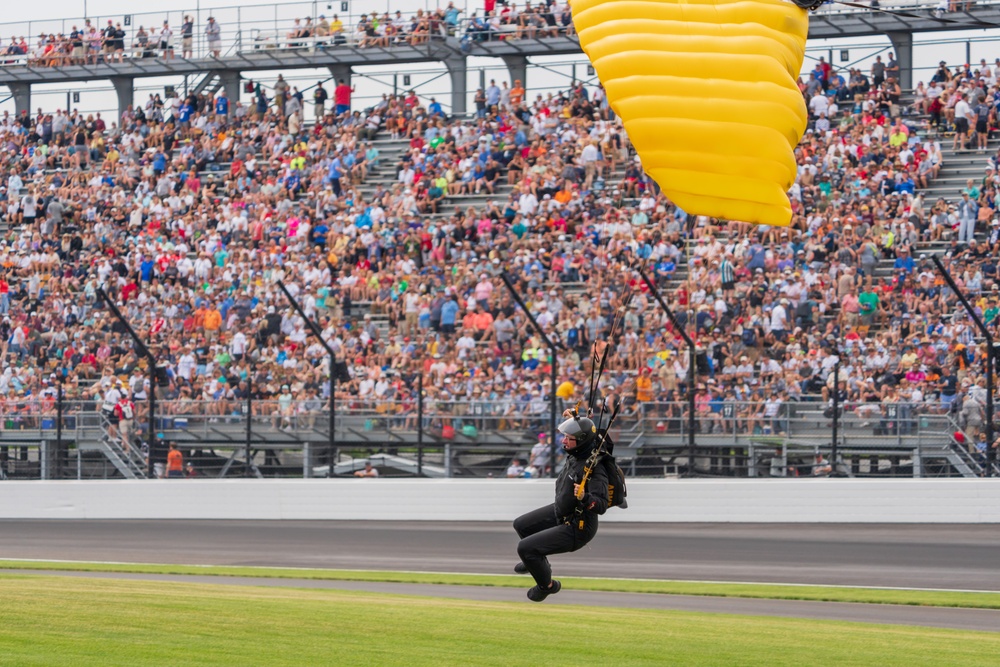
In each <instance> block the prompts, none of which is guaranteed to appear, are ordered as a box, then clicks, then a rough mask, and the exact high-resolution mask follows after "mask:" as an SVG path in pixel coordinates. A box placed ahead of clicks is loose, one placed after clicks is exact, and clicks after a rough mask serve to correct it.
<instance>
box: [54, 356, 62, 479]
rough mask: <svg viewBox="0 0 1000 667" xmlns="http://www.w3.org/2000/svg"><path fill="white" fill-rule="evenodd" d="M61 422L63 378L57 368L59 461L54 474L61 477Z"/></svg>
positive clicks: (57, 453)
mask: <svg viewBox="0 0 1000 667" xmlns="http://www.w3.org/2000/svg"><path fill="white" fill-rule="evenodd" d="M62 422H63V376H62V368H61V367H60V368H59V374H58V375H57V376H56V459H57V460H58V461H59V462H58V463H57V464H56V474H57V475H58V476H59V477H62V455H63V438H62Z"/></svg>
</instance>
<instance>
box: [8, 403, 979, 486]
mask: <svg viewBox="0 0 1000 667" xmlns="http://www.w3.org/2000/svg"><path fill="white" fill-rule="evenodd" d="M967 404H968V402H967ZM969 405H972V409H971V410H970V409H963V410H962V411H959V412H955V411H949V410H944V409H942V408H941V406H940V404H938V403H934V404H931V403H927V404H920V405H914V404H906V403H870V404H854V403H847V404H845V405H844V407H843V408H841V410H840V413H839V414H838V415H835V414H834V412H833V409H832V407H831V406H830V405H829V404H828V403H824V402H819V401H807V402H798V401H784V402H782V401H779V400H762V401H757V402H738V401H729V400H714V399H707V400H703V398H698V400H697V401H696V402H695V419H694V420H693V423H694V426H695V428H694V431H693V432H692V431H691V430H690V429H689V426H688V424H689V423H690V420H689V414H688V406H689V403H687V402H636V401H634V400H631V399H630V400H627V401H626V402H625V405H624V407H623V410H622V412H621V414H620V416H619V417H618V419H617V421H616V422H615V424H614V427H613V429H612V431H611V438H612V441H613V442H614V443H616V444H615V454H616V455H617V456H618V458H619V460H620V462H621V464H622V465H623V467H624V468H625V469H626V471H627V472H628V474H629V475H631V476H637V477H664V476H725V477H787V476H825V475H830V474H833V475H841V476H859V477H860V476H898V477H937V476H942V477H951V476H958V477H978V476H981V475H983V474H984V472H985V467H984V463H985V443H983V442H982V441H981V437H979V431H980V428H979V426H980V425H981V422H980V421H977V419H979V416H978V415H979V413H978V412H976V410H975V407H976V406H975V405H974V404H969ZM567 407H573V405H572V404H569V403H562V402H560V403H559V404H558V405H557V410H558V411H559V412H562V410H564V409H566V408H567ZM108 408H110V406H108V405H105V404H104V403H103V401H71V400H65V401H61V400H56V399H54V398H46V399H41V400H24V401H4V402H3V404H2V405H0V410H2V414H3V418H2V419H0V478H8V479H10V478H24V479H33V478H34V479H37V478H46V479H58V478H79V479H83V478H94V477H97V478H105V477H128V476H129V475H130V474H133V476H135V477H142V476H149V475H150V474H152V475H157V476H158V475H160V474H162V472H163V464H164V463H165V461H166V447H167V445H168V443H169V442H171V441H173V442H176V443H177V445H178V448H179V449H180V450H181V451H182V453H184V455H185V459H186V460H185V463H186V464H188V463H190V464H193V472H194V474H198V475H207V476H216V477H218V476H222V477H225V476H259V477H324V476H343V475H351V474H353V473H354V472H356V471H357V470H359V469H361V468H363V467H364V462H365V461H366V460H371V461H373V462H374V463H375V464H376V467H377V468H379V469H380V470H381V472H382V474H383V475H399V476H431V477H503V476H506V475H507V474H508V473H510V474H513V475H515V476H525V475H528V476H548V475H551V474H552V473H553V471H554V470H555V471H557V470H558V469H559V467H560V465H561V462H562V454H561V451H560V449H559V447H560V446H561V442H558V441H557V442H556V443H552V442H551V441H550V438H549V435H548V433H549V419H550V414H551V413H550V409H551V405H550V404H549V403H548V401H546V400H543V399H540V398H539V397H537V396H525V397H524V398H523V399H522V398H514V399H508V398H504V397H500V398H492V397H490V398H486V399H483V400H464V401H455V400H435V399H433V398H431V397H426V398H424V399H423V400H420V398H419V397H414V398H412V399H407V400H390V399H379V398H375V397H371V398H359V397H357V396H346V395H345V396H341V395H338V396H337V400H336V401H335V411H334V414H333V422H334V428H333V430H332V434H331V429H330V424H331V419H330V416H331V415H330V410H329V400H328V399H327V398H323V397H322V396H320V395H319V394H318V393H317V392H306V393H303V392H288V393H287V394H283V395H282V396H281V397H279V398H278V399H277V400H253V399H252V398H251V400H249V401H248V400H239V399H225V398H223V399H220V400H214V401H189V400H177V399H174V398H172V397H160V399H159V402H158V404H157V410H156V419H155V420H154V424H155V428H156V433H155V434H154V435H155V436H156V437H155V438H154V441H153V442H154V446H153V455H152V459H153V460H152V461H150V460H149V454H150V450H149V447H148V441H149V439H148V436H147V433H148V426H147V423H148V414H147V413H146V412H145V410H146V402H145V401H137V402H136V404H135V411H134V414H133V419H132V420H130V421H127V422H126V423H125V424H124V425H122V424H120V423H117V420H116V419H115V414H114V411H112V410H110V409H108ZM594 418H595V421H599V420H600V419H601V411H600V410H598V411H597V413H596V414H595V415H594ZM603 420H604V423H607V421H608V415H607V413H605V414H604V416H603ZM834 422H836V428H834ZM834 431H836V433H837V436H836V438H837V439H836V440H834V439H833V433H834ZM126 437H130V438H131V439H130V441H129V444H130V446H131V450H134V451H135V452H141V453H142V454H141V456H142V459H141V460H140V464H141V463H142V462H143V461H144V462H145V464H146V465H145V466H143V465H140V466H139V467H140V468H142V470H140V471H138V472H136V471H134V470H132V467H133V466H131V465H130V464H129V463H128V462H127V461H125V462H123V461H120V460H116V456H118V458H120V453H119V450H122V449H124V450H129V449H130V448H129V447H125V446H124V443H123V442H122V440H123V439H124V438H126ZM539 443H541V445H540V446H539ZM553 444H554V445H555V446H554V447H553ZM515 459H516V461H515ZM553 461H554V462H555V465H554V466H553V465H552V463H553ZM157 464H159V465H157ZM125 469H128V470H129V471H130V473H126V472H125Z"/></svg>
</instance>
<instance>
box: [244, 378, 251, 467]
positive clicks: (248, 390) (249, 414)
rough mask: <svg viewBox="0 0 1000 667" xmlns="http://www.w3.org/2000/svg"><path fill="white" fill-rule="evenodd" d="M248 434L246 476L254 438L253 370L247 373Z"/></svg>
mask: <svg viewBox="0 0 1000 667" xmlns="http://www.w3.org/2000/svg"><path fill="white" fill-rule="evenodd" d="M246 405H247V414H246V418H247V435H246V459H247V465H246V470H245V471H244V472H243V476H244V477H250V459H251V458H252V455H251V453H250V442H251V441H252V439H253V372H251V373H249V374H247V403H246Z"/></svg>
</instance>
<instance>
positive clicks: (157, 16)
mask: <svg viewBox="0 0 1000 667" xmlns="http://www.w3.org/2000/svg"><path fill="white" fill-rule="evenodd" d="M418 12H419V14H420V15H422V16H429V15H430V12H431V10H429V9H423V8H421V9H413V10H408V11H407V13H406V15H405V16H402V17H401V18H402V19H403V22H404V30H403V32H402V33H401V34H402V35H403V36H406V37H407V39H406V40H405V43H411V42H412V41H413V40H411V39H409V37H414V38H416V39H420V38H421V37H420V35H423V33H413V32H411V31H410V29H409V28H410V20H411V19H412V18H413V17H414V16H416V15H417V13H418ZM373 14H375V15H377V16H378V17H379V18H380V19H381V18H382V17H384V16H386V15H391V19H392V20H394V21H395V20H396V11H395V10H392V11H391V12H382V11H378V12H364V13H352V12H334V11H333V10H332V9H326V4H325V3H319V2H284V3H268V4H253V5H225V6H220V7H204V6H201V5H197V6H195V7H188V8H183V9H170V10H164V11H154V12H139V13H132V14H110V15H92V16H89V17H76V18H72V17H71V18H62V17H60V18H40V19H36V20H31V21H15V22H4V23H0V35H4V36H9V37H10V39H11V40H14V41H15V42H16V43H20V41H21V38H23V39H24V42H26V43H27V46H28V53H27V54H13V53H6V54H5V53H4V51H5V50H6V48H7V47H8V46H9V44H10V42H8V41H5V42H3V44H2V47H0V64H8V65H10V64H26V63H27V61H28V60H33V59H34V58H35V55H36V49H37V46H38V40H39V38H40V37H42V36H49V35H54V36H62V37H64V38H68V37H69V35H70V33H71V32H72V31H73V30H74V28H77V29H80V30H83V31H85V32H89V29H90V27H94V28H96V29H97V30H98V31H101V30H102V29H104V28H106V27H107V26H108V25H109V23H108V22H109V21H110V22H111V25H112V26H114V27H118V26H119V25H120V26H121V29H122V30H123V31H124V32H125V36H124V38H123V41H124V50H125V55H126V57H136V58H141V57H144V56H146V57H149V56H152V55H153V54H155V55H157V56H159V55H161V54H163V53H164V51H163V49H161V48H159V44H160V35H161V30H162V28H163V26H164V23H166V24H167V25H168V26H169V29H170V30H171V32H172V34H171V37H170V42H169V44H170V47H171V48H170V49H169V50H170V51H172V54H168V57H181V56H182V55H183V52H184V51H185V50H187V49H186V45H185V37H184V35H183V34H182V26H183V25H184V23H185V17H191V19H192V22H193V24H194V27H193V30H192V32H191V37H190V40H191V41H190V51H191V52H192V55H191V58H194V59H199V58H208V57H210V55H211V52H210V46H212V45H211V44H210V43H209V41H208V36H207V34H206V26H207V24H208V17H209V16H211V17H213V18H214V20H215V23H216V24H217V25H218V26H219V29H220V33H219V41H218V43H219V47H220V48H219V50H220V51H221V52H223V53H227V52H229V53H238V52H242V51H244V50H253V49H258V48H284V49H288V48H293V49H298V48H310V47H315V46H319V45H322V46H323V47H325V48H329V47H335V46H339V45H345V44H353V45H358V44H359V43H360V42H362V41H363V38H362V37H361V36H360V34H359V32H358V26H359V23H360V22H361V20H362V18H363V17H366V16H371V15H373ZM321 16H322V17H325V19H321V18H320V17H321ZM324 20H325V21H326V22H327V23H329V24H331V26H332V25H333V24H334V22H335V21H339V22H340V23H341V24H342V26H343V27H342V30H341V31H339V34H333V35H330V36H329V37H320V36H316V35H315V32H316V30H317V27H318V26H319V25H320V23H321V22H322V21H324ZM140 30H143V31H144V32H147V34H148V39H147V40H146V42H147V44H148V47H146V48H140V46H139V44H138V36H139V33H140ZM306 32H308V33H311V34H310V36H302V35H303V34H304V33H306ZM447 32H448V31H447V30H445V32H443V33H442V32H441V31H440V30H437V31H434V32H433V33H432V32H428V33H426V35H424V36H426V37H427V38H435V37H440V36H442V35H443V34H447ZM85 41H86V40H85ZM392 41H393V42H395V40H392ZM102 45H103V42H102ZM85 50H86V47H85ZM212 50H214V49H212ZM101 51H103V49H101ZM70 57H72V54H67V56H66V59H68V58H70Z"/></svg>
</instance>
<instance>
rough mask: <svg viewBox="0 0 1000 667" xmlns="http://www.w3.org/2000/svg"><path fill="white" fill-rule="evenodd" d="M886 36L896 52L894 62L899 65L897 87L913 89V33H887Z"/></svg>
mask: <svg viewBox="0 0 1000 667" xmlns="http://www.w3.org/2000/svg"><path fill="white" fill-rule="evenodd" d="M886 36H888V37H889V41H890V42H892V48H894V49H895V50H896V62H897V63H899V87H900V88H902V89H903V90H910V89H912V88H913V33H912V32H887V33H886Z"/></svg>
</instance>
